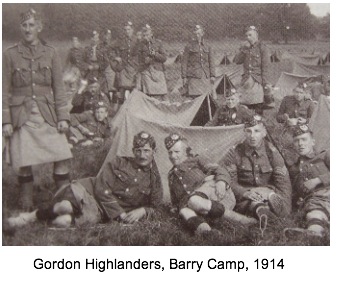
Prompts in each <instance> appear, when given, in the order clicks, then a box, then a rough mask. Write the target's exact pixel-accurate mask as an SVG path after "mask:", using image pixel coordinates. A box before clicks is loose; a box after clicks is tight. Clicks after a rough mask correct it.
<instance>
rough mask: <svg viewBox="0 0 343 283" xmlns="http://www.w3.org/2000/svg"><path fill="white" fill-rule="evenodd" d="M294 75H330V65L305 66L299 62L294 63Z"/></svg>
mask: <svg viewBox="0 0 343 283" xmlns="http://www.w3.org/2000/svg"><path fill="white" fill-rule="evenodd" d="M292 73H293V74H295V75H300V76H307V77H311V76H318V75H330V65H317V66H312V65H305V64H301V63H298V62H294V63H293V71H292Z"/></svg>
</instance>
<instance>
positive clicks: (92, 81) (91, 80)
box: [88, 77, 99, 85]
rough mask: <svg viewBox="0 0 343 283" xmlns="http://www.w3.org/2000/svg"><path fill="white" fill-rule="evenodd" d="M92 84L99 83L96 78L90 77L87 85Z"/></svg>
mask: <svg viewBox="0 0 343 283" xmlns="http://www.w3.org/2000/svg"><path fill="white" fill-rule="evenodd" d="M92 84H99V81H98V79H97V78H96V77H92V78H89V79H88V85H92Z"/></svg>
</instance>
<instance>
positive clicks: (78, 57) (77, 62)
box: [67, 47, 86, 77]
mask: <svg viewBox="0 0 343 283" xmlns="http://www.w3.org/2000/svg"><path fill="white" fill-rule="evenodd" d="M83 53H84V50H83V48H81V47H80V48H75V47H72V48H71V49H70V50H69V53H68V57H67V64H70V65H71V66H75V67H76V68H78V69H79V70H80V72H81V75H82V77H83V76H84V70H85V68H86V66H85V62H84V58H83Z"/></svg>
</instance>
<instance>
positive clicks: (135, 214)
mask: <svg viewBox="0 0 343 283" xmlns="http://www.w3.org/2000/svg"><path fill="white" fill-rule="evenodd" d="M132 150H133V154H134V157H115V158H114V159H113V160H111V161H109V162H108V163H106V164H105V166H104V168H103V170H102V171H101V173H100V174H99V175H98V176H97V177H95V178H93V177H90V178H85V179H81V180H79V181H74V182H72V183H71V184H69V185H66V186H65V187H63V188H61V189H60V190H59V191H58V192H57V193H56V195H55V196H54V199H53V201H52V204H51V205H50V206H49V207H48V208H47V209H37V210H35V211H33V212H30V213H21V214H19V216H17V217H11V218H9V219H8V224H9V226H10V227H20V226H24V225H26V224H29V223H32V222H35V221H37V220H41V221H49V222H51V224H53V225H55V226H58V227H69V226H70V225H71V224H76V225H82V224H95V223H98V222H100V221H112V220H117V221H121V222H124V223H129V224H132V223H134V222H136V221H139V220H140V219H142V218H144V217H148V216H149V215H151V214H152V213H154V211H155V210H156V209H157V208H158V207H159V206H160V204H161V203H162V185H161V178H160V174H159V171H158V169H157V166H156V163H155V161H154V155H155V152H156V142H155V139H154V137H152V136H151V135H150V134H149V133H146V132H140V133H139V134H137V135H136V136H135V137H134V140H133V149H132Z"/></svg>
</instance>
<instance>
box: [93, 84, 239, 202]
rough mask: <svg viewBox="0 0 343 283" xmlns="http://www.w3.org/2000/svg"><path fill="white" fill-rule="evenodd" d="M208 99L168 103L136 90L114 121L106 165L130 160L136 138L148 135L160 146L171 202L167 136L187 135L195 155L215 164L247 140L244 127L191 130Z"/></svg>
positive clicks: (161, 167) (159, 160)
mask: <svg viewBox="0 0 343 283" xmlns="http://www.w3.org/2000/svg"><path fill="white" fill-rule="evenodd" d="M206 97H207V96H206V95H203V96H201V97H198V98H196V99H194V100H191V101H186V102H183V103H168V102H161V101H158V100H156V99H154V98H151V97H148V96H146V95H145V94H143V93H141V92H139V91H136V90H134V91H133V92H132V95H131V96H130V98H129V99H128V100H126V101H125V103H124V104H123V106H122V107H121V108H120V110H119V112H118V114H117V116H116V117H115V118H114V120H113V121H112V127H113V130H114V132H115V134H114V137H113V143H112V146H111V148H110V150H109V153H108V155H107V157H106V160H105V162H104V164H105V163H106V161H108V160H110V159H112V158H113V157H114V156H131V155H132V141H133V136H134V135H135V134H136V133H138V132H140V131H142V130H145V131H148V132H149V133H151V134H152V135H153V136H154V137H155V139H156V142H157V153H156V162H157V165H158V168H159V170H160V173H161V177H162V182H163V189H164V199H165V200H169V198H170V196H169V189H168V183H167V176H168V171H169V170H170V169H171V167H172V165H171V163H170V161H169V159H168V154H167V151H166V149H165V147H164V138H165V137H166V136H167V135H168V134H170V133H171V132H178V133H180V134H182V135H184V136H185V137H186V138H187V139H188V140H189V142H190V145H191V147H192V149H193V151H194V152H195V153H198V154H201V155H204V156H206V157H208V158H209V159H210V160H211V161H213V162H216V161H219V160H220V159H221V158H222V157H223V156H224V155H225V154H226V152H227V151H228V150H229V149H230V148H231V147H232V146H233V145H235V144H237V143H239V142H241V141H242V140H243V138H244V134H243V127H244V126H243V125H238V126H230V127H200V126H194V127H192V126H190V125H191V123H192V121H193V120H194V118H195V117H196V115H197V113H198V110H199V108H200V107H201V105H202V104H203V102H204V100H206ZM100 170H101V169H100Z"/></svg>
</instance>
